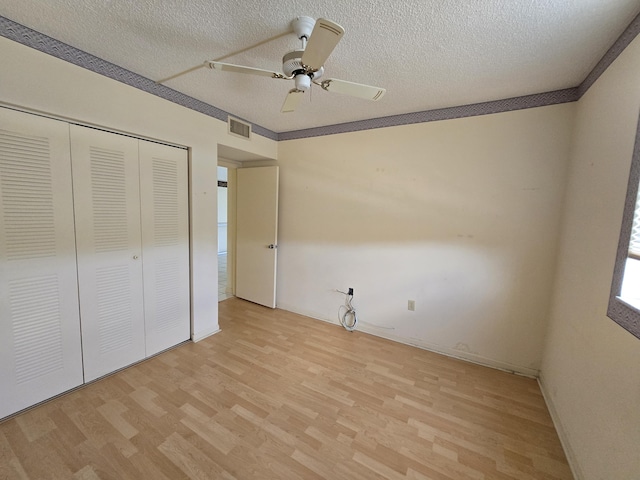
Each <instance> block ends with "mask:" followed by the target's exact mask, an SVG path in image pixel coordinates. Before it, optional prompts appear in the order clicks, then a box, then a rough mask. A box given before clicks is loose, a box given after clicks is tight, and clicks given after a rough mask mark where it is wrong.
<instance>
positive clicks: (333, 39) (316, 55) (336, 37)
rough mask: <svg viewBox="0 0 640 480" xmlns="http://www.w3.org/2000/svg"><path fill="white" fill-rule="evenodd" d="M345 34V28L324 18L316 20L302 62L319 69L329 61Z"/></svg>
mask: <svg viewBox="0 0 640 480" xmlns="http://www.w3.org/2000/svg"><path fill="white" fill-rule="evenodd" d="M343 35H344V28H342V27H341V26H340V25H338V24H337V23H334V22H332V21H330V20H325V19H324V18H319V19H318V20H317V21H316V24H315V26H314V27H313V31H312V32H311V37H310V38H309V42H308V43H307V47H306V48H305V50H304V53H303V54H302V63H303V64H304V65H306V66H307V67H311V68H312V69H314V70H319V69H320V67H322V66H323V65H324V62H326V61H327V58H329V55H331V52H333V49H334V48H336V45H338V42H339V41H340V39H341V38H342V36H343Z"/></svg>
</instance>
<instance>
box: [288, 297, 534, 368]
mask: <svg viewBox="0 0 640 480" xmlns="http://www.w3.org/2000/svg"><path fill="white" fill-rule="evenodd" d="M277 307H278V308H280V309H282V310H287V311H289V312H293V313H297V314H298V315H304V316H305V317H310V318H313V319H316V320H322V321H323V322H328V323H332V324H334V325H340V323H339V322H338V320H337V319H336V320H327V319H326V318H320V317H317V316H315V315H314V314H313V313H309V312H304V311H300V310H299V309H296V308H294V307H292V306H291V305H286V304H284V305H283V304H278V306H277ZM357 330H358V331H359V332H363V333H367V334H369V335H374V336H376V337H380V338H385V339H387V340H391V341H394V342H398V343H402V344H405V345H411V346H412V347H418V348H421V349H423V350H428V351H430V352H434V353H439V354H441V355H445V356H447V357H452V358H457V359H459V360H465V361H467V362H471V363H475V364H476V365H482V366H484V367H491V368H495V369H497V370H502V371H505V372H509V373H515V374H517V375H522V376H525V377H530V378H538V375H539V373H540V371H539V370H538V369H535V368H530V367H524V366H521V365H512V364H510V363H507V362H501V361H499V360H494V359H491V358H486V357H483V356H481V355H477V354H474V353H469V352H461V351H459V350H455V349H453V348H449V347H444V346H442V345H437V344H431V343H428V342H425V341H423V340H421V339H416V338H405V337H400V336H397V335H393V334H391V333H389V332H388V331H386V330H385V329H381V328H378V327H374V326H368V325H366V324H364V323H362V322H361V323H359V324H358V327H357Z"/></svg>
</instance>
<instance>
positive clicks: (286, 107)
mask: <svg viewBox="0 0 640 480" xmlns="http://www.w3.org/2000/svg"><path fill="white" fill-rule="evenodd" d="M303 96H304V92H303V91H302V90H298V89H297V88H294V89H292V90H289V93H288V94H287V98H285V99H284V103H283V104H282V110H280V113H288V112H293V111H294V110H295V109H296V107H297V106H298V104H299V103H300V100H302V97H303Z"/></svg>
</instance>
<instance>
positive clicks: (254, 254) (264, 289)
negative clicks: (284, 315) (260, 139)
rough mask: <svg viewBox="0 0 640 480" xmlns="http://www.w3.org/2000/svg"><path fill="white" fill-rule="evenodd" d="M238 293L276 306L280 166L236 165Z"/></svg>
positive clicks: (247, 298) (241, 296) (264, 303)
mask: <svg viewBox="0 0 640 480" xmlns="http://www.w3.org/2000/svg"><path fill="white" fill-rule="evenodd" d="M236 198H237V203H236V211H237V218H236V245H237V251H236V297H239V298H243V299H245V300H249V301H251V302H254V303H258V304H260V305H264V306H266V307H271V308H275V306H276V266H277V259H278V250H277V247H278V167H256V168H239V169H237V193H236Z"/></svg>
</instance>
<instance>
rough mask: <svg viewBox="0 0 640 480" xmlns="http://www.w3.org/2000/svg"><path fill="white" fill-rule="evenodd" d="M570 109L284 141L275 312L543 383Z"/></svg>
mask: <svg viewBox="0 0 640 480" xmlns="http://www.w3.org/2000/svg"><path fill="white" fill-rule="evenodd" d="M574 108H575V104H565V105H557V106H551V107H544V108H535V109H530V110H521V111H516V112H509V113H500V114H495V115H486V116H480V117H473V118H464V119H458V120H448V121H442V122H434V123H423V124H417V125H409V126H400V127H392V128H385V129H377V130H369V131H363V132H356V133H348V134H340V135H331V136H326V137H316V138H310V139H302V140H291V141H286V142H279V152H278V159H279V160H278V164H279V165H280V167H281V170H280V182H281V183H280V185H281V187H280V188H281V190H280V212H279V214H280V231H279V241H278V243H279V248H278V255H279V259H278V269H279V270H278V294H277V303H278V306H279V307H281V308H285V309H287V310H292V311H295V312H299V313H303V314H306V315H309V316H312V317H316V318H320V319H323V320H329V321H333V322H337V313H336V312H337V310H338V307H339V306H340V304H341V303H342V302H343V300H344V296H342V295H340V294H338V293H336V292H335V291H334V290H335V289H340V290H346V289H347V288H349V287H353V288H354V289H355V299H354V304H355V305H356V308H357V311H358V315H359V317H360V321H361V322H362V323H361V330H365V331H369V332H372V333H375V334H378V335H382V336H385V337H389V338H393V339H396V340H399V341H403V342H407V343H412V344H416V345H421V346H424V347H427V348H431V349H434V350H437V351H441V352H445V353H448V354H452V355H456V356H460V357H463V358H467V359H471V360H473V361H476V362H480V363H484V364H488V365H492V366H496V367H500V368H505V369H509V370H514V371H518V372H522V373H525V374H529V375H536V374H537V373H538V369H539V367H540V360H541V354H542V346H543V339H544V333H545V328H546V320H547V317H548V307H549V299H550V294H551V287H552V283H553V276H554V272H555V258H556V245H557V239H558V232H559V222H560V213H561V203H562V198H563V191H564V183H565V172H566V164H567V159H568V157H569V148H570V138H571V131H572V124H573V118H574ZM410 299H411V300H415V302H416V311H415V312H410V311H408V310H407V301H408V300H410Z"/></svg>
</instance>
